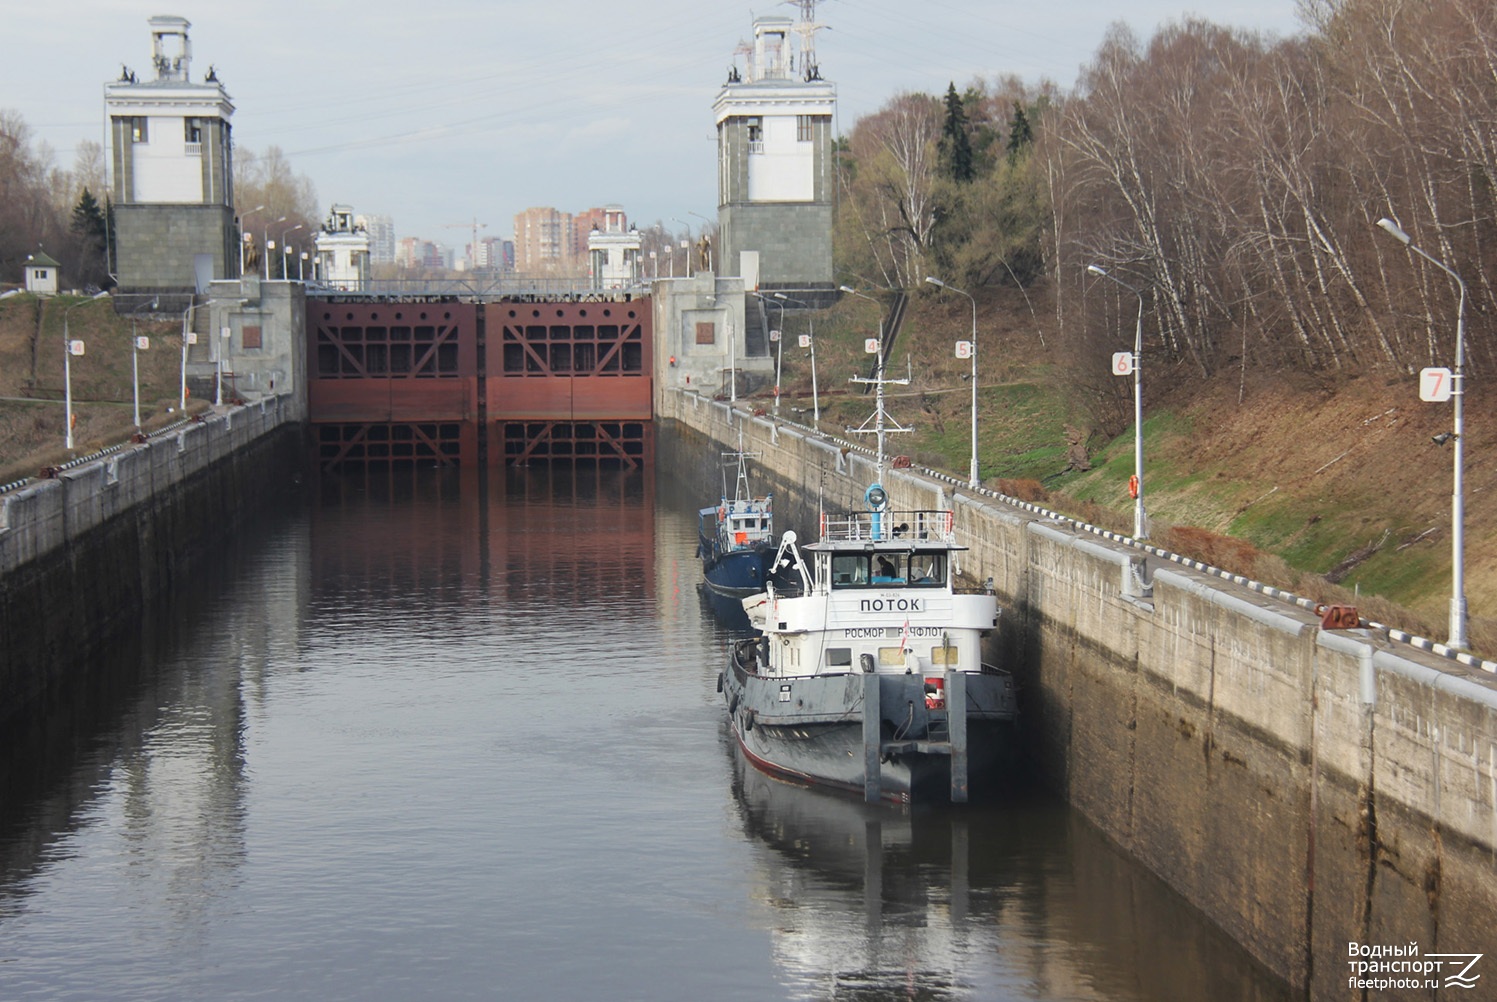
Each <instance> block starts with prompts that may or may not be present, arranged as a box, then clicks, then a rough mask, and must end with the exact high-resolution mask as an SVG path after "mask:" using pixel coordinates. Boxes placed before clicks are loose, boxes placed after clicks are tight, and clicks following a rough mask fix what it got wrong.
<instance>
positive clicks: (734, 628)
mask: <svg viewBox="0 0 1497 1002" xmlns="http://www.w3.org/2000/svg"><path fill="white" fill-rule="evenodd" d="M697 597H698V598H700V599H701V601H702V605H703V606H704V607H705V608H706V609H707V611H709V612H710V613H711V614H712V616H713V618H714V619H716V620H717V621H718V623H720V624H721V625H722V626H723V627H724V628H725V629H727V630H728V631H729V632H730V633H734V634H739V635H747V634H750V633H753V632H755V631H754V626H753V624H752V623H750V622H749V617H748V613H747V612H746V611H744V608H743V600H742V599H740V598H734V597H732V596H729V595H723V594H720V593H718V592H716V591H714V590H712V589H711V588H709V587H708V586H707V582H705V581H702V582H699V583H698V584H697Z"/></svg>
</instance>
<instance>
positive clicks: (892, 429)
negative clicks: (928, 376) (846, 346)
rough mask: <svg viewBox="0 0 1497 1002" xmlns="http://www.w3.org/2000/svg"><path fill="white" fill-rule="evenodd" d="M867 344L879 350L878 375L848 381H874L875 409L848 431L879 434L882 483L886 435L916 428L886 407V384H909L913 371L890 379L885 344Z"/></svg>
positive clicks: (876, 341)
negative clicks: (886, 363) (884, 350)
mask: <svg viewBox="0 0 1497 1002" xmlns="http://www.w3.org/2000/svg"><path fill="white" fill-rule="evenodd" d="M865 346H866V347H868V348H869V349H870V350H874V349H875V348H876V350H877V352H878V374H877V375H876V376H874V377H873V378H872V379H869V378H867V377H866V376H853V377H852V378H851V379H849V380H848V382H852V383H872V384H873V386H874V388H875V392H874V397H873V399H874V411H873V414H871V415H870V416H869V418H868V420H867V421H864V422H863V423H862V424H861V425H859V426H858V427H856V428H848V429H847V432H848V434H851V435H877V436H878V474H877V476H876V478H875V480H874V482H875V483H880V484H881V483H883V481H884V441H885V438H886V436H888V435H889V434H891V433H897V432H909V431H914V430H915V429H914V428H908V427H905V426H904V425H902V424H900V423H899V422H898V421H895V420H894V419H893V418H892V417H890V416H889V413H888V411H887V410H886V409H885V408H884V386H885V385H886V384H892V385H894V386H908V385H909V384H910V378H911V375H912V373H911V372H906V374H905V377H904V378H903V379H888V378H886V377H885V376H884V352H883V346H882V345H881V344H880V343H879V339H878V338H868V339H867V341H866V342H865ZM905 364H906V366H907V367H908V366H909V362H908V360H906V363H905ZM870 422H871V423H872V425H873V427H871V428H870V427H869V424H870Z"/></svg>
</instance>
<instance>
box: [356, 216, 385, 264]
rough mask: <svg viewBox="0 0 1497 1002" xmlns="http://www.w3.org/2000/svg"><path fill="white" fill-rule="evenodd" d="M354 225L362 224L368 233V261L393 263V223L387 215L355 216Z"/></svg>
mask: <svg viewBox="0 0 1497 1002" xmlns="http://www.w3.org/2000/svg"><path fill="white" fill-rule="evenodd" d="M354 225H356V226H362V227H363V228H364V232H365V233H367V234H368V235H369V261H370V263H372V264H394V263H395V223H394V221H393V220H391V219H390V217H389V216H382V215H373V216H368V215H361V216H357V217H355V218H354Z"/></svg>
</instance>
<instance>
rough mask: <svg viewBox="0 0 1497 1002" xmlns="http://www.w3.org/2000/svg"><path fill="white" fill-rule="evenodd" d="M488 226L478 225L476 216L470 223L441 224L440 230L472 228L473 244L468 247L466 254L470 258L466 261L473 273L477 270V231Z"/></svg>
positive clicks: (491, 264) (491, 263)
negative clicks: (471, 266)
mask: <svg viewBox="0 0 1497 1002" xmlns="http://www.w3.org/2000/svg"><path fill="white" fill-rule="evenodd" d="M488 226H489V224H488V223H480V222H479V221H478V217H477V216H474V217H473V221H472V222H471V223H443V224H442V229H444V230H466V229H469V228H470V227H471V228H472V230H473V242H472V243H471V244H469V245H468V254H469V255H470V257H469V259H468V260H469V262H470V263H471V264H472V265H473V270H474V271H477V270H478V231H479V230H481V229H488ZM492 266H493V262H490V267H492Z"/></svg>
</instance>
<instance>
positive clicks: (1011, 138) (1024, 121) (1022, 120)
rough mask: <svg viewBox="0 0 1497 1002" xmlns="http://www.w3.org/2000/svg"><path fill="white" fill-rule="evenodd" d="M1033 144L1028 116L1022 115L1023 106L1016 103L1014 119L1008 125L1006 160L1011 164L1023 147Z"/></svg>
mask: <svg viewBox="0 0 1497 1002" xmlns="http://www.w3.org/2000/svg"><path fill="white" fill-rule="evenodd" d="M1033 142H1034V127H1033V126H1031V125H1030V124H1029V116H1028V115H1027V114H1025V113H1024V106H1023V105H1022V104H1020V103H1019V102H1018V101H1015V102H1014V117H1013V118H1011V119H1009V123H1008V159H1009V162H1010V163H1012V162H1013V160H1014V158H1016V157H1017V156H1018V155H1019V153H1020V152H1022V151H1023V150H1024V148H1025V147H1027V146H1029V145H1030V144H1031V143H1033Z"/></svg>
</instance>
